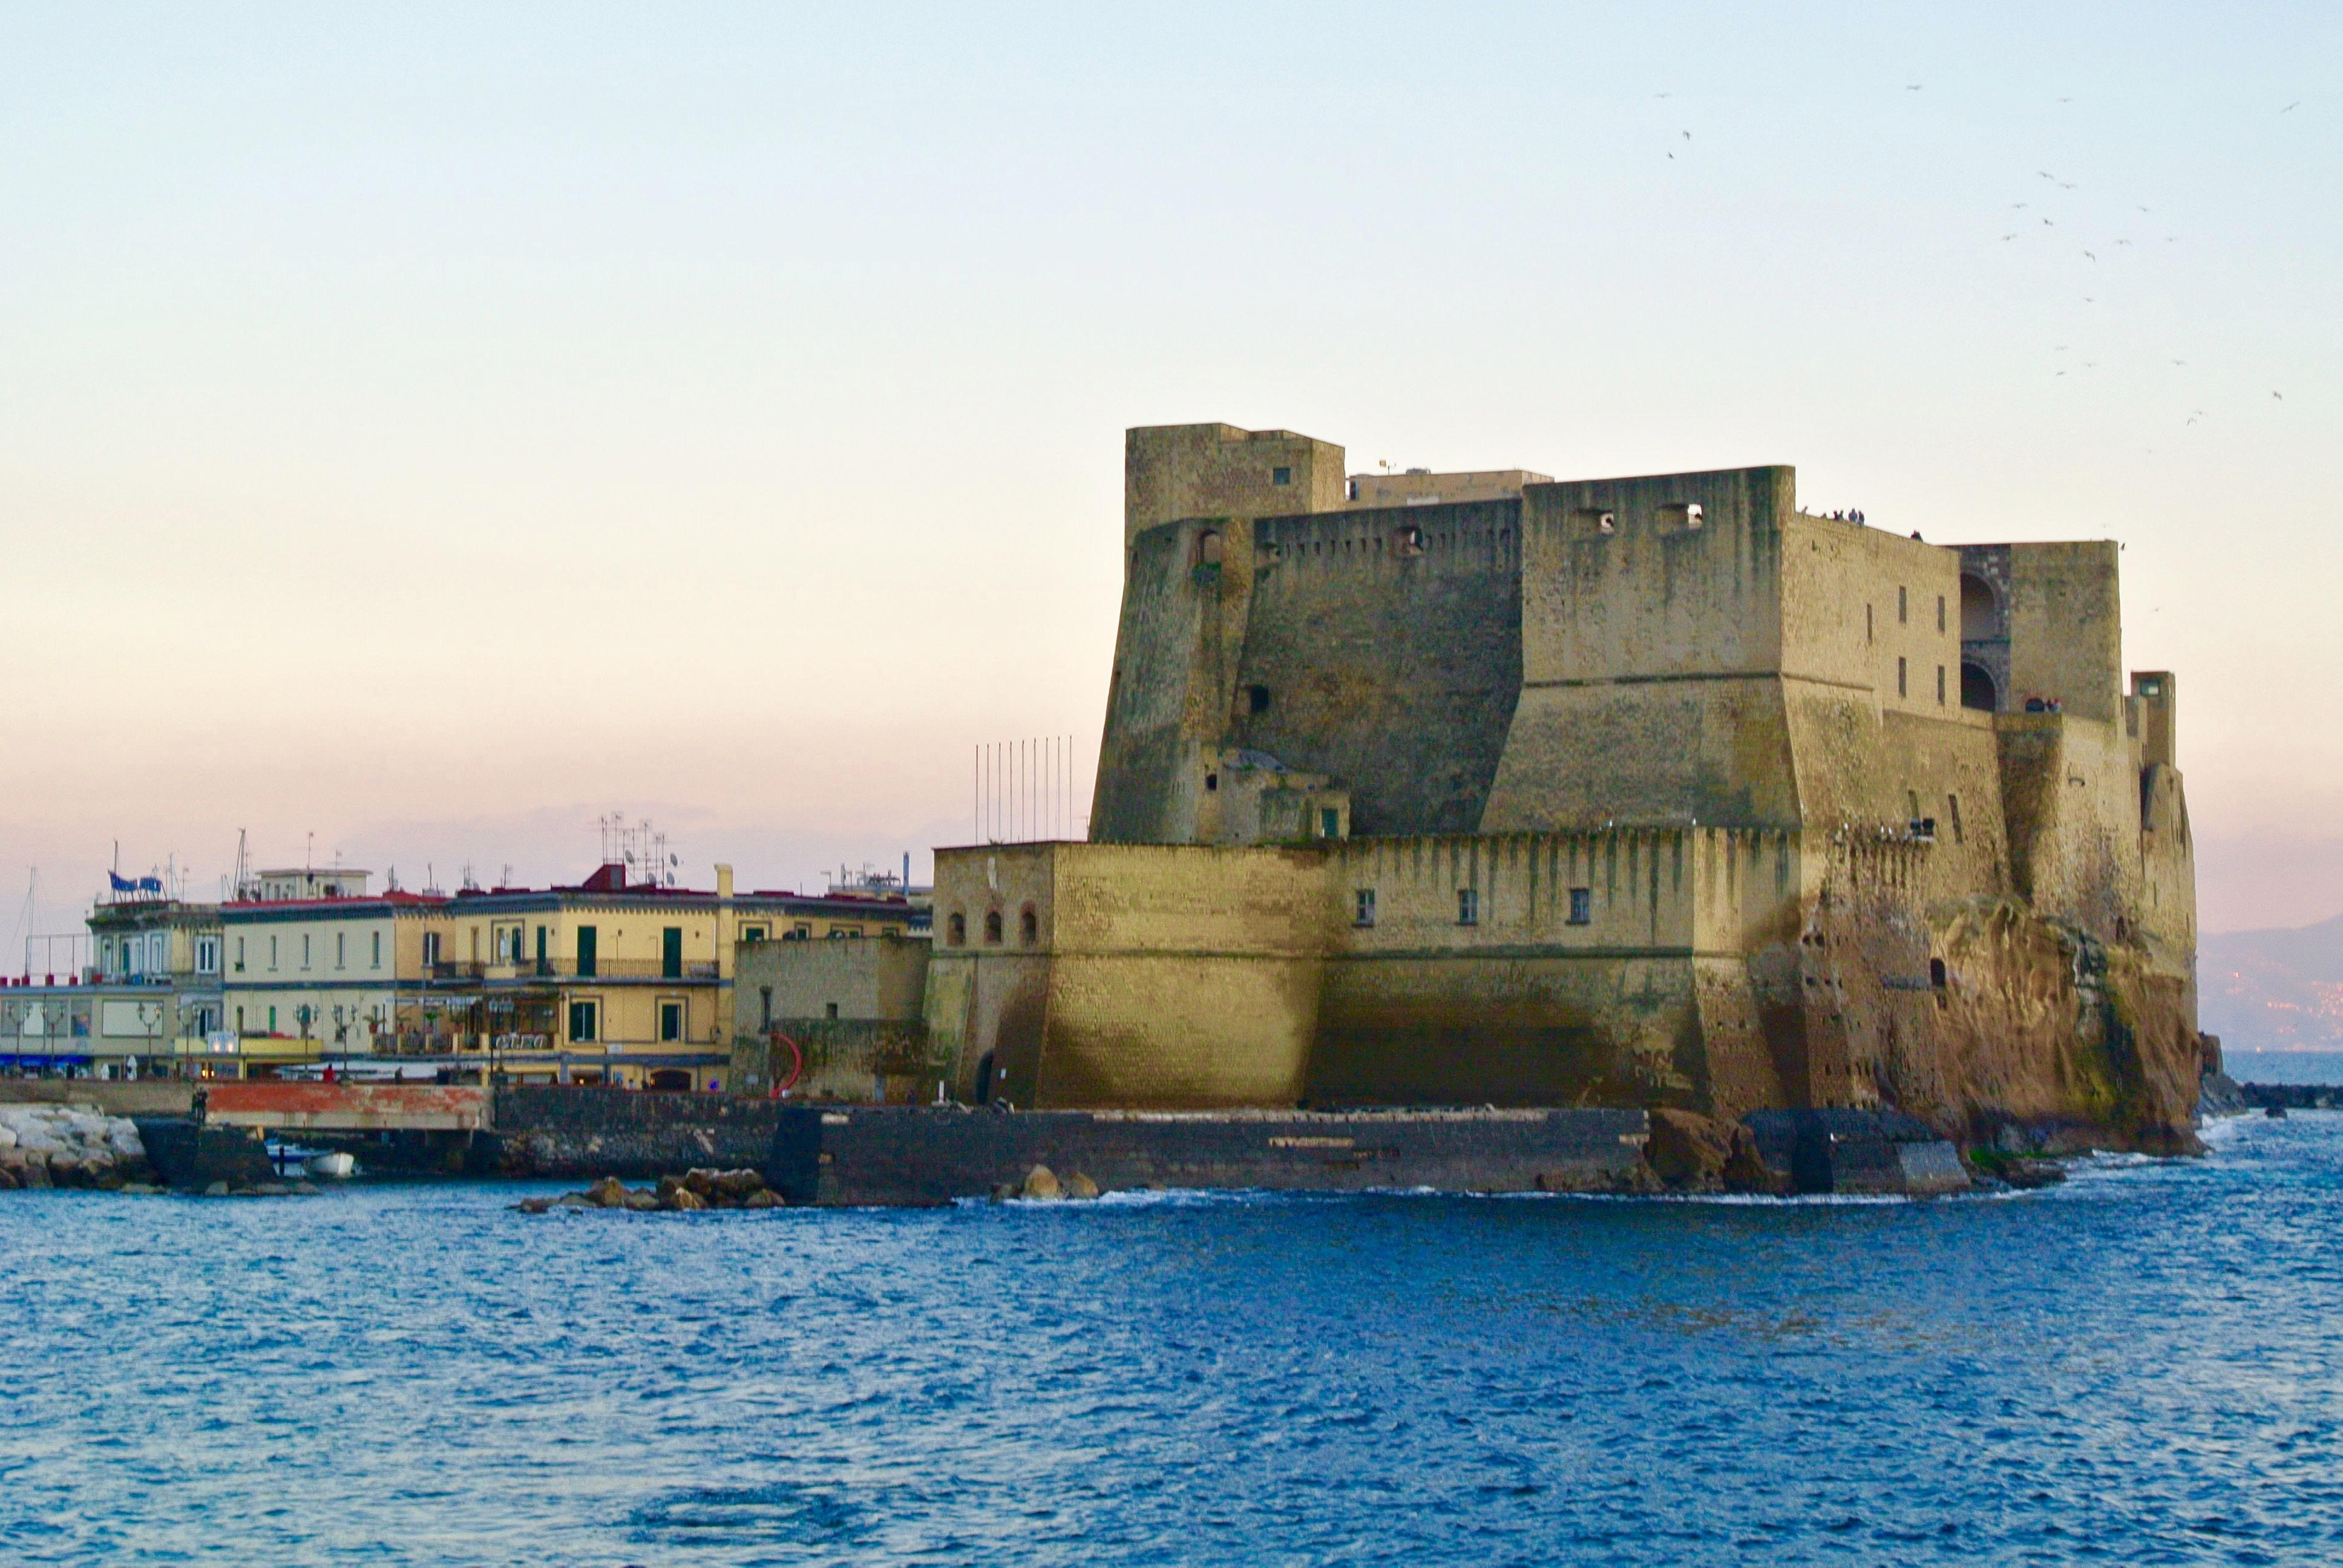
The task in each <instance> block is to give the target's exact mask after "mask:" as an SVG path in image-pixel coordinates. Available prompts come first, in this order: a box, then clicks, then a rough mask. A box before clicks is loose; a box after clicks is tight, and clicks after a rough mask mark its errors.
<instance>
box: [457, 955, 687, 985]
mask: <svg viewBox="0 0 2343 1568" xmlns="http://www.w3.org/2000/svg"><path fill="white" fill-rule="evenodd" d="M424 968H425V970H426V971H427V974H428V976H429V978H431V979H433V980H714V979H715V978H716V960H713V959H693V960H688V961H686V962H684V963H681V964H669V963H666V962H664V961H662V960H659V959H597V960H593V961H592V962H590V963H581V962H579V960H577V959H575V958H542V959H528V958H525V959H507V960H501V961H499V960H493V959H490V960H480V959H463V960H443V961H441V962H439V963H436V964H427V965H425V966H424Z"/></svg>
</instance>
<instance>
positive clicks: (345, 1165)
mask: <svg viewBox="0 0 2343 1568" xmlns="http://www.w3.org/2000/svg"><path fill="white" fill-rule="evenodd" d="M301 1169H302V1171H303V1173H304V1174H306V1175H308V1176H311V1177H320V1176H322V1177H324V1178H325V1179H326V1180H327V1181H348V1180H349V1179H350V1178H351V1177H353V1176H355V1175H357V1173H358V1162H357V1157H356V1156H354V1155H351V1154H349V1153H347V1151H343V1150H339V1149H336V1150H332V1151H328V1152H327V1153H324V1154H313V1155H311V1156H310V1157H309V1158H308V1159H307V1160H305V1161H302V1162H301Z"/></svg>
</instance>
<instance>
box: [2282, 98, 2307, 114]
mask: <svg viewBox="0 0 2343 1568" xmlns="http://www.w3.org/2000/svg"><path fill="white" fill-rule="evenodd" d="M2300 107H2302V100H2301V99H2300V98H2297V99H2296V100H2295V101H2294V102H2292V103H2291V104H2288V106H2286V107H2285V108H2283V109H2280V110H2279V111H2278V113H2279V114H2281V115H2290V114H2292V113H2294V112H2295V110H2297V109H2298V108H2300Z"/></svg>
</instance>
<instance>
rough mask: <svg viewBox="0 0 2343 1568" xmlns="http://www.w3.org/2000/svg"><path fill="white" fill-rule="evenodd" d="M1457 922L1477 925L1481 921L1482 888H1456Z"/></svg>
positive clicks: (1463, 924) (1461, 924)
mask: <svg viewBox="0 0 2343 1568" xmlns="http://www.w3.org/2000/svg"><path fill="white" fill-rule="evenodd" d="M1456 923H1457V924H1458V925H1460V926H1477V925H1479V924H1480V923H1481V890H1480V889H1478V888H1459V889H1457V890H1456Z"/></svg>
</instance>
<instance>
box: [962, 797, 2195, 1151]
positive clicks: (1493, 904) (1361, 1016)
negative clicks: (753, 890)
mask: <svg viewBox="0 0 2343 1568" xmlns="http://www.w3.org/2000/svg"><path fill="white" fill-rule="evenodd" d="M1942 848H1944V849H1946V850H1950V849H1953V848H1954V846H1952V845H1951V844H1950V843H1949V842H1946V843H1945V844H1943V846H1942ZM1938 849H1939V845H1938V844H1936V843H1931V842H1928V841H1926V840H1925V839H1916V838H1914V837H1912V836H1910V835H1901V836H1898V835H1891V834H1888V833H1886V832H1885V831H1884V830H1874V831H1871V832H1868V833H1862V832H1855V831H1851V830H1846V831H1842V832H1841V833H1839V834H1836V835H1833V836H1830V837H1828V838H1825V839H1821V840H1820V841H1819V842H1817V841H1814V840H1813V839H1811V837H1810V836H1809V835H1805V834H1801V833H1797V832H1792V831H1782V830H1774V829H1767V830H1754V831H1753V830H1742V829H1614V830H1609V831H1599V832H1593V833H1524V834H1509V835H1496V836H1486V837H1483V836H1475V835H1457V836H1442V837H1417V838H1410V839H1353V840H1346V841H1341V842H1337V843H1332V844H1326V845H1319V846H1311V847H1307V848H1285V847H1269V848H1252V849H1224V848H1206V847H1193V846H1160V845H1159V846H1134V845H1082V844H1044V845H1007V846H990V847H987V848H984V849H960V850H943V851H940V852H939V857H938V873H937V899H938V903H937V910H938V930H939V932H940V933H941V934H940V936H939V945H938V950H937V952H936V955H935V958H934V960H933V962H932V965H931V972H930V991H929V1004H928V1005H929V1013H928V1022H929V1028H930V1034H931V1038H932V1044H931V1049H932V1050H933V1052H934V1060H935V1061H936V1062H937V1063H938V1067H939V1070H941V1069H942V1067H943V1064H945V1063H950V1076H951V1079H952V1081H953V1083H954V1085H955V1093H956V1094H957V1096H958V1097H960V1098H962V1099H964V1100H969V1101H984V1100H987V1099H990V1100H994V1101H1000V1100H1007V1101H1011V1102H1013V1103H1015V1104H1017V1105H1019V1106H1021V1107H1032V1108H1052V1107H1058V1108H1077V1107H1092V1108H1104V1107H1128V1108H1134V1109H1149V1108H1152V1109H1162V1110H1203V1109H1216V1108H1227V1107H1240V1106H1255V1107H1270V1106H1280V1107H1292V1106H1295V1105H1308V1106H1313V1107H1327V1108H1333V1107H1367V1106H1391V1105H1411V1104H1415V1105H1483V1104H1493V1105H1498V1106H1521V1107H1529V1106H1555V1105H1567V1106H1590V1107H1591V1106H1614V1107H1621V1108H1650V1107H1675V1108H1680V1109H1684V1110H1690V1111H1700V1112H1703V1113H1706V1114H1712V1115H1719V1116H1725V1117H1739V1116H1742V1115H1745V1114H1747V1113H1749V1112H1752V1111H1761V1110H1769V1109H1784V1108H1787V1109H1797V1108H1828V1107H1844V1108H1849V1109H1858V1110H1867V1109H1878V1108H1883V1107H1885V1108H1894V1109H1896V1110H1900V1111H1908V1112H1911V1113H1913V1114H1915V1115H1917V1116H1920V1117H1922V1118H1924V1119H1925V1120H1926V1121H1929V1122H1930V1123H1931V1124H1932V1125H1935V1126H1936V1127H1938V1128H1940V1129H1941V1130H1942V1131H1945V1132H1946V1133H1947V1135H1952V1136H1958V1137H1964V1138H1966V1137H1972V1136H1977V1137H1989V1136H1991V1134H1992V1132H1993V1131H1994V1130H1995V1129H1996V1127H1998V1126H1999V1125H2001V1124H2003V1123H2005V1122H2018V1123H2024V1124H2026V1125H2027V1126H2029V1127H2033V1128H2037V1129H2046V1130H2050V1131H2059V1130H2065V1132H2066V1133H2067V1134H2071V1135H2072V1136H2073V1137H2075V1138H2077V1139H2078V1140H2082V1141H2089V1139H2091V1138H2094V1137H2096V1138H2100V1139H2102V1140H2112V1141H2119V1142H2123V1143H2126V1144H2129V1145H2135V1146H2141V1147H2177V1146H2182V1145H2185V1144H2186V1143H2187V1140H2188V1139H2189V1137H2190V1133H2189V1131H2188V1129H2189V1124H2190V1119H2191V1115H2192V1112H2193V1107H2194V1084H2195V1081H2196V1072H2197V1061H2198V1050H2199V1048H2198V1045H2197V1039H2196V1035H2195V1030H2194V1029H2193V1026H2192V1025H2191V1023H2190V1021H2189V1020H2190V1014H2189V1010H2188V1009H2187V1006H2186V1005H2185V1002H2186V999H2185V998H2184V996H2183V994H2182V990H2183V987H2184V986H2185V983H2186V979H2185V976H2184V975H2182V974H2180V973H2177V972H2176V971H2174V970H2171V969H2170V968H2169V967H2168V966H2164V965H2161V964H2159V963H2158V962H2157V960H2155V958H2154V957H2153V955H2152V954H2151V953H2150V952H2149V951H2148V950H2147V948H2146V947H2145V946H2143V945H2142V944H2141V943H2140V942H2138V941H2137V940H2132V941H2123V942H2111V941H2107V940H2101V939H2099V938H2097V937H2095V936H2093V935H2091V934H2090V933H2088V932H2087V931H2084V930H2079V929H2077V928H2076V927H2074V926H2072V925H2070V924H2068V923H2066V922H2063V921H2059V920H2049V919H2046V918H2044V917H2042V916H2040V915H2039V914H2037V913H2036V912H2034V911H2033V910H2031V909H2030V908H2029V907H2028V906H2027V905H2026V904H2025V903H2024V902H2023V901H2022V900H2017V899H2015V898H2013V897H2010V896H2007V895H2006V894H1997V893H1991V892H1982V893H1960V892H1947V891H1945V890H1944V884H1945V883H1947V882H1949V883H1951V884H1953V885H1954V886H1956V887H1957V886H1958V885H1959V884H1961V883H1962V882H1964V881H1966V877H1965V876H1963V875H1961V874H1959V873H1957V872H1956V871H1953V870H1951V869H1949V868H1948V869H1947V871H1946V874H1944V875H1943V876H1941V877H1940V876H1939V874H1938V873H1937V872H1936V871H1933V870H1932V869H1931V867H1932V857H1934V856H1936V854H1937V852H1938ZM1946 859H1947V860H1951V859H1952V857H1951V856H1950V855H1947V857H1946ZM996 912H997V913H999V914H1000V915H1001V917H1002V919H1001V925H1000V929H1001V932H1002V935H1001V940H1000V942H999V943H998V944H997V945H995V944H991V943H989V942H987V940H985V939H984V937H983V936H982V935H981V933H982V932H983V931H984V930H987V929H988V927H987V925H986V923H985V922H986V920H987V918H988V917H990V915H992V914H994V913H996ZM954 913H958V914H959V915H960V919H961V921H962V925H963V929H964V930H967V931H968V932H970V933H974V935H973V937H972V940H970V941H969V942H968V943H966V944H965V945H955V944H953V943H952V942H951V941H950V940H949V933H950V930H952V929H953V927H952V923H951V917H952V915H953V914H954ZM1028 915H1031V922H1030V924H1029V923H1028V922H1027V920H1026V917H1027V916H1028Z"/></svg>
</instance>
